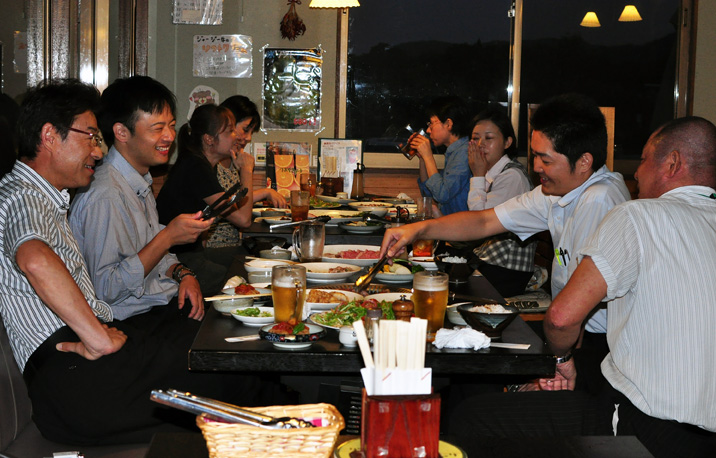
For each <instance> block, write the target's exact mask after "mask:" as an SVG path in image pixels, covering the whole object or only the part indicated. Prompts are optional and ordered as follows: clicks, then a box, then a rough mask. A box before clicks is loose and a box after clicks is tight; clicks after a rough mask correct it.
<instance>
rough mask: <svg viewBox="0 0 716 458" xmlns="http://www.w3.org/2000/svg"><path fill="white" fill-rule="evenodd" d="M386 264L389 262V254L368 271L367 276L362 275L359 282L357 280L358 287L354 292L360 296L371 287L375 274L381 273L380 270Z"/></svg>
mask: <svg viewBox="0 0 716 458" xmlns="http://www.w3.org/2000/svg"><path fill="white" fill-rule="evenodd" d="M386 262H388V255H387V254H385V255H383V257H382V258H380V260H378V263H377V264H375V265H374V266H373V267H371V268H370V270H369V271H368V273H367V274H365V275H362V276H361V277H359V278H358V280H356V287H355V290H354V291H355V292H356V293H359V294H360V293H361V292H362V291H365V290H366V289H367V288H368V286H369V285H370V282H371V281H373V277H375V274H377V273H378V272H380V269H382V268H383V265H384V264H385V263H386Z"/></svg>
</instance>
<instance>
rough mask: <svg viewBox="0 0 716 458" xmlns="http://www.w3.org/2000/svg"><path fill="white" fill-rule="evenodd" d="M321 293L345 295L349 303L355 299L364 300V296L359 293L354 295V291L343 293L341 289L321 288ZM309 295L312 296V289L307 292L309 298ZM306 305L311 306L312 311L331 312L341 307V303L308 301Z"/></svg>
mask: <svg viewBox="0 0 716 458" xmlns="http://www.w3.org/2000/svg"><path fill="white" fill-rule="evenodd" d="M312 289H317V288H312ZM320 291H325V292H328V293H330V292H337V293H343V294H345V295H346V297H347V298H348V302H350V301H352V300H355V299H363V296H361V295H360V294H358V293H354V292H353V291H343V290H340V289H323V288H320ZM309 294H311V289H307V290H306V297H308V295H309ZM306 305H308V306H310V307H311V310H331V309H333V308H336V307H338V306H339V305H341V303H340V302H308V301H306Z"/></svg>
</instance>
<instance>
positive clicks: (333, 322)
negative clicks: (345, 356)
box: [311, 300, 395, 328]
mask: <svg viewBox="0 0 716 458" xmlns="http://www.w3.org/2000/svg"><path fill="white" fill-rule="evenodd" d="M367 302H369V303H371V305H373V304H376V301H367ZM364 303H365V302H364V301H356V300H353V301H350V302H347V303H345V304H342V305H339V306H338V307H336V308H334V309H332V310H328V311H326V312H322V313H317V314H315V315H313V316H312V317H311V320H313V322H314V323H316V324H320V325H323V326H329V327H333V328H340V327H341V326H350V325H351V324H353V322H354V321H358V320H360V319H361V318H363V317H364V316H365V315H366V313H367V309H366V308H365V307H364V306H363V304H364ZM378 305H379V306H380V308H381V309H382V310H383V319H386V320H394V319H395V314H394V313H393V303H392V302H389V301H380V303H378Z"/></svg>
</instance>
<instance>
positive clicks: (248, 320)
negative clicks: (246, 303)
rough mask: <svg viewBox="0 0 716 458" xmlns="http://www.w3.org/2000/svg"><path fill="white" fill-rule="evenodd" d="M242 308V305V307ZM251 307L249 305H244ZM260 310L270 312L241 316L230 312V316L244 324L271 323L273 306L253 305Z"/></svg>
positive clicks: (261, 324)
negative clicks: (267, 314)
mask: <svg viewBox="0 0 716 458" xmlns="http://www.w3.org/2000/svg"><path fill="white" fill-rule="evenodd" d="M242 308H243V307H242ZM246 308H251V307H246ZM254 308H257V309H259V311H260V312H270V313H271V316H241V315H236V314H235V313H234V312H231V316H233V317H234V318H236V319H237V320H239V321H241V322H242V323H244V324H245V325H246V326H263V325H266V324H269V323H273V307H254Z"/></svg>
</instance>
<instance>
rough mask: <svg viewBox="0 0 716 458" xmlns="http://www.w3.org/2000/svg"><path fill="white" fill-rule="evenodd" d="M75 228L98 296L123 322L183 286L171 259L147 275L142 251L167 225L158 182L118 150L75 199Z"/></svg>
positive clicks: (167, 298) (163, 301) (72, 216)
mask: <svg viewBox="0 0 716 458" xmlns="http://www.w3.org/2000/svg"><path fill="white" fill-rule="evenodd" d="M70 225H71V227H72V231H73V232H74V234H75V237H76V238H77V243H78V244H79V246H80V249H81V250H82V254H83V255H84V257H85V260H86V261H87V265H88V267H89V271H90V276H91V277H92V281H93V283H94V285H95V288H96V290H97V296H98V297H99V298H100V299H102V300H105V301H107V302H108V303H109V304H110V305H111V306H112V310H113V312H114V316H115V318H116V319H118V320H124V319H126V318H129V317H131V316H133V315H137V314H140V313H143V312H146V311H147V310H149V309H151V307H153V306H163V305H166V304H167V303H169V301H170V300H171V299H172V298H173V297H174V296H176V294H177V292H178V291H179V286H178V285H177V283H176V282H175V281H174V280H172V279H171V278H169V277H167V276H166V272H167V270H168V269H169V267H171V266H172V265H173V264H176V263H177V262H179V261H178V260H177V258H176V256H174V255H173V254H166V255H165V256H164V257H163V258H162V259H161V261H159V263H157V265H156V266H155V267H154V268H153V269H152V270H151V272H149V274H148V275H147V276H146V277H145V276H144V266H143V265H142V263H141V261H140V260H139V255H138V253H139V251H140V250H141V249H142V248H144V247H145V246H146V245H147V244H148V243H149V242H150V241H151V240H152V239H153V238H154V237H155V236H156V235H157V234H158V233H159V231H161V230H162V229H163V228H164V226H163V225H161V224H159V218H158V216H157V206H156V203H155V201H154V194H152V177H151V176H150V175H149V173H147V174H146V175H144V176H142V175H140V174H139V172H137V170H136V169H135V168H134V167H132V165H131V164H130V163H129V162H127V160H126V159H125V158H124V157H122V155H121V154H119V151H117V150H116V149H115V148H114V147H112V148H110V150H109V154H108V155H107V157H106V158H105V159H104V161H103V163H102V164H101V165H100V166H99V167H97V171H96V173H95V175H94V178H93V180H92V183H91V184H90V186H89V188H84V189H83V190H81V191H80V192H79V193H77V195H76V196H75V199H74V201H73V202H72V208H71V210H70Z"/></svg>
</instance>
